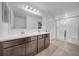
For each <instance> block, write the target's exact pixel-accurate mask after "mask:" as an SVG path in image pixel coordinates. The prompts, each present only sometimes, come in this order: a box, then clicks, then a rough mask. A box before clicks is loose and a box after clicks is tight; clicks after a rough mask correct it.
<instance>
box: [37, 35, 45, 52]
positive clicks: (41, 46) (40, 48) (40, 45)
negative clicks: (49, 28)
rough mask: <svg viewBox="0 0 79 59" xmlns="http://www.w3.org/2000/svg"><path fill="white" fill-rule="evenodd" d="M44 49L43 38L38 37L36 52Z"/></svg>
mask: <svg viewBox="0 0 79 59" xmlns="http://www.w3.org/2000/svg"><path fill="white" fill-rule="evenodd" d="M43 49H44V38H43V36H42V35H40V36H38V52H40V51H42V50H43Z"/></svg>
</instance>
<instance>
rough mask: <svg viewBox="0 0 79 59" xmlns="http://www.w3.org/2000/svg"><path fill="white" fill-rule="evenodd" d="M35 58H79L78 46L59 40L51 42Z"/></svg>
mask: <svg viewBox="0 0 79 59" xmlns="http://www.w3.org/2000/svg"><path fill="white" fill-rule="evenodd" d="M36 56H79V46H78V45H75V44H72V43H68V42H65V41H60V40H52V41H51V42H50V46H49V47H48V48H46V49H45V50H43V51H41V52H40V53H38V54H37V55H36Z"/></svg>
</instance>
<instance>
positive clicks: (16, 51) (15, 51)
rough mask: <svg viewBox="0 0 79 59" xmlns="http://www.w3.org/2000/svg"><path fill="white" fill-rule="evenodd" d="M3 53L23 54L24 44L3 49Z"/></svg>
mask: <svg viewBox="0 0 79 59" xmlns="http://www.w3.org/2000/svg"><path fill="white" fill-rule="evenodd" d="M3 55H4V56H24V55H25V44H22V45H18V46H14V47H10V48H6V49H4V50H3Z"/></svg>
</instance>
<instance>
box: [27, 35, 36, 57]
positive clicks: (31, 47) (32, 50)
mask: <svg viewBox="0 0 79 59" xmlns="http://www.w3.org/2000/svg"><path fill="white" fill-rule="evenodd" d="M28 41H29V42H28V43H26V55H28V56H32V55H35V54H37V36H36V37H31V38H30V39H28Z"/></svg>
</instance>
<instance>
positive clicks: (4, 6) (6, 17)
mask: <svg viewBox="0 0 79 59" xmlns="http://www.w3.org/2000/svg"><path fill="white" fill-rule="evenodd" d="M2 21H3V22H6V23H8V22H9V8H8V5H7V3H6V2H2Z"/></svg>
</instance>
